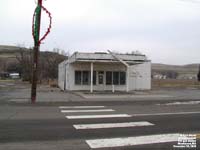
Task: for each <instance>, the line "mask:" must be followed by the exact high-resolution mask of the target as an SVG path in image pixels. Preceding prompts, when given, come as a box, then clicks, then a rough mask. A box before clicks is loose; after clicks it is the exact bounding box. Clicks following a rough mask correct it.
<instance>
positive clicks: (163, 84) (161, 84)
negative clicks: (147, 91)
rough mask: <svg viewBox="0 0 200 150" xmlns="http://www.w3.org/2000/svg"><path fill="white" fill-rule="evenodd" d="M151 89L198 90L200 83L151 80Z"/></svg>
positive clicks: (194, 81) (193, 81) (195, 81)
mask: <svg viewBox="0 0 200 150" xmlns="http://www.w3.org/2000/svg"><path fill="white" fill-rule="evenodd" d="M152 88H198V89H200V82H198V81H197V80H177V79H165V80H164V79H162V80H155V79H153V80H152Z"/></svg>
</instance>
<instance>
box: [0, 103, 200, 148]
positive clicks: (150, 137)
mask: <svg viewBox="0 0 200 150" xmlns="http://www.w3.org/2000/svg"><path fill="white" fill-rule="evenodd" d="M69 105H70V106H69ZM69 105H64V106H65V107H59V106H38V105H36V106H28V105H23V104H22V105H16V106H15V105H11V106H10V105H1V106H0V113H1V115H0V149H2V150H5V149H7V150H16V149H19V150H23V149H24V150H25V149H26V150H27V149H31V150H37V149H38V150H39V149H45V150H46V149H48V150H51V149H52V150H53V149H59V150H62V149H66V150H73V149H74V150H79V149H80V150H81V149H96V148H97V149H117V150H118V149H145V148H146V149H175V148H173V145H177V143H178V141H177V139H178V137H179V136H180V134H199V133H200V111H199V110H200V105H199V104H196V105H193V104H191V105H187V106H186V105H167V104H166V105H164V104H163V105H158V104H155V103H154V104H148V105H144V104H142V105H141V104H136V103H135V104H134V103H130V102H129V103H128V102H127V104H125V103H124V104H123V105H122V106H119V103H116V104H115V103H113V104H112V105H111V104H109V105H100V104H99V103H97V104H96V105H95V103H92V104H90V103H87V105H81V106H84V107H77V103H74V104H73V103H70V104H69ZM71 106H72V107H71ZM74 106H75V107H74ZM79 106H80V105H79ZM85 106H86V107H85ZM87 106H90V107H87ZM91 106H92V107H91ZM175 108H176V109H175ZM78 117H81V118H78ZM91 117H92V118H91ZM106 117H107V118H106ZM88 124H90V126H88ZM91 124H92V125H93V126H91ZM75 125H76V126H75ZM86 125H87V126H86ZM79 128H83V129H79ZM84 128H86V129H84ZM169 134H170V135H169ZM177 134H178V135H177ZM127 138H129V139H127ZM162 138H163V140H161V141H159V139H162ZM174 138H175V140H174ZM102 139H104V141H102ZM167 140H169V141H170V142H166V141H167ZM123 142H126V143H123ZM148 142H149V143H150V144H149V143H148ZM159 142H164V143H159ZM147 143H148V144H147ZM152 143H153V144H152ZM127 145H129V146H127ZM130 145H131V146H130ZM95 146H96V147H95ZM197 147H200V143H199V140H197Z"/></svg>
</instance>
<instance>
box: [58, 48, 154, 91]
mask: <svg viewBox="0 0 200 150" xmlns="http://www.w3.org/2000/svg"><path fill="white" fill-rule="evenodd" d="M58 85H59V87H60V88H61V89H62V90H69V91H72V90H86V91H90V92H93V91H104V90H105V91H106V90H109V91H115V90H116V91H127V92H128V91H132V90H149V89H151V61H150V60H148V59H147V57H146V56H145V55H142V54H113V53H111V52H110V54H109V53H78V52H76V53H74V54H73V55H72V56H71V57H69V59H68V60H66V61H63V62H62V63H60V64H59V71H58Z"/></svg>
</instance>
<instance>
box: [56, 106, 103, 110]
mask: <svg viewBox="0 0 200 150" xmlns="http://www.w3.org/2000/svg"><path fill="white" fill-rule="evenodd" d="M104 107H105V106H60V107H59V108H60V109H65V108H66V109H67V108H72V109H73V108H74V109H76V108H104Z"/></svg>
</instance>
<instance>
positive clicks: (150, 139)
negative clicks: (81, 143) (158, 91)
mask: <svg viewBox="0 0 200 150" xmlns="http://www.w3.org/2000/svg"><path fill="white" fill-rule="evenodd" d="M59 109H60V112H61V113H62V114H64V116H65V118H67V119H69V120H70V119H72V120H78V119H80V121H79V124H73V127H74V128H75V129H76V130H77V131H80V130H87V131H88V130H93V129H95V130H98V129H100V130H102V129H114V128H115V129H116V128H120V129H123V128H140V127H147V128H148V127H149V126H155V124H154V123H152V122H148V121H145V120H141V121H135V122H132V121H121V122H111V121H109V120H112V118H119V120H120V118H127V119H128V118H131V117H134V115H129V114H123V113H118V112H117V111H116V110H114V109H111V108H107V107H106V106H60V107H59ZM102 113H103V114H102ZM99 118H101V119H107V118H110V119H107V120H106V121H107V122H102V123H101V122H100V123H99V122H98V123H93V120H95V119H99ZM85 120H86V121H85ZM81 121H84V123H83V124H81V123H80V122H81ZM85 122H87V123H85ZM97 133H98V132H97ZM178 136H179V134H177V133H174V134H156V135H143V136H128V137H112V138H110V137H109V138H96V139H84V140H85V142H86V143H87V144H88V145H89V147H90V148H91V149H96V148H113V147H124V146H135V145H144V144H156V143H167V142H175V141H177V139H178Z"/></svg>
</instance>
